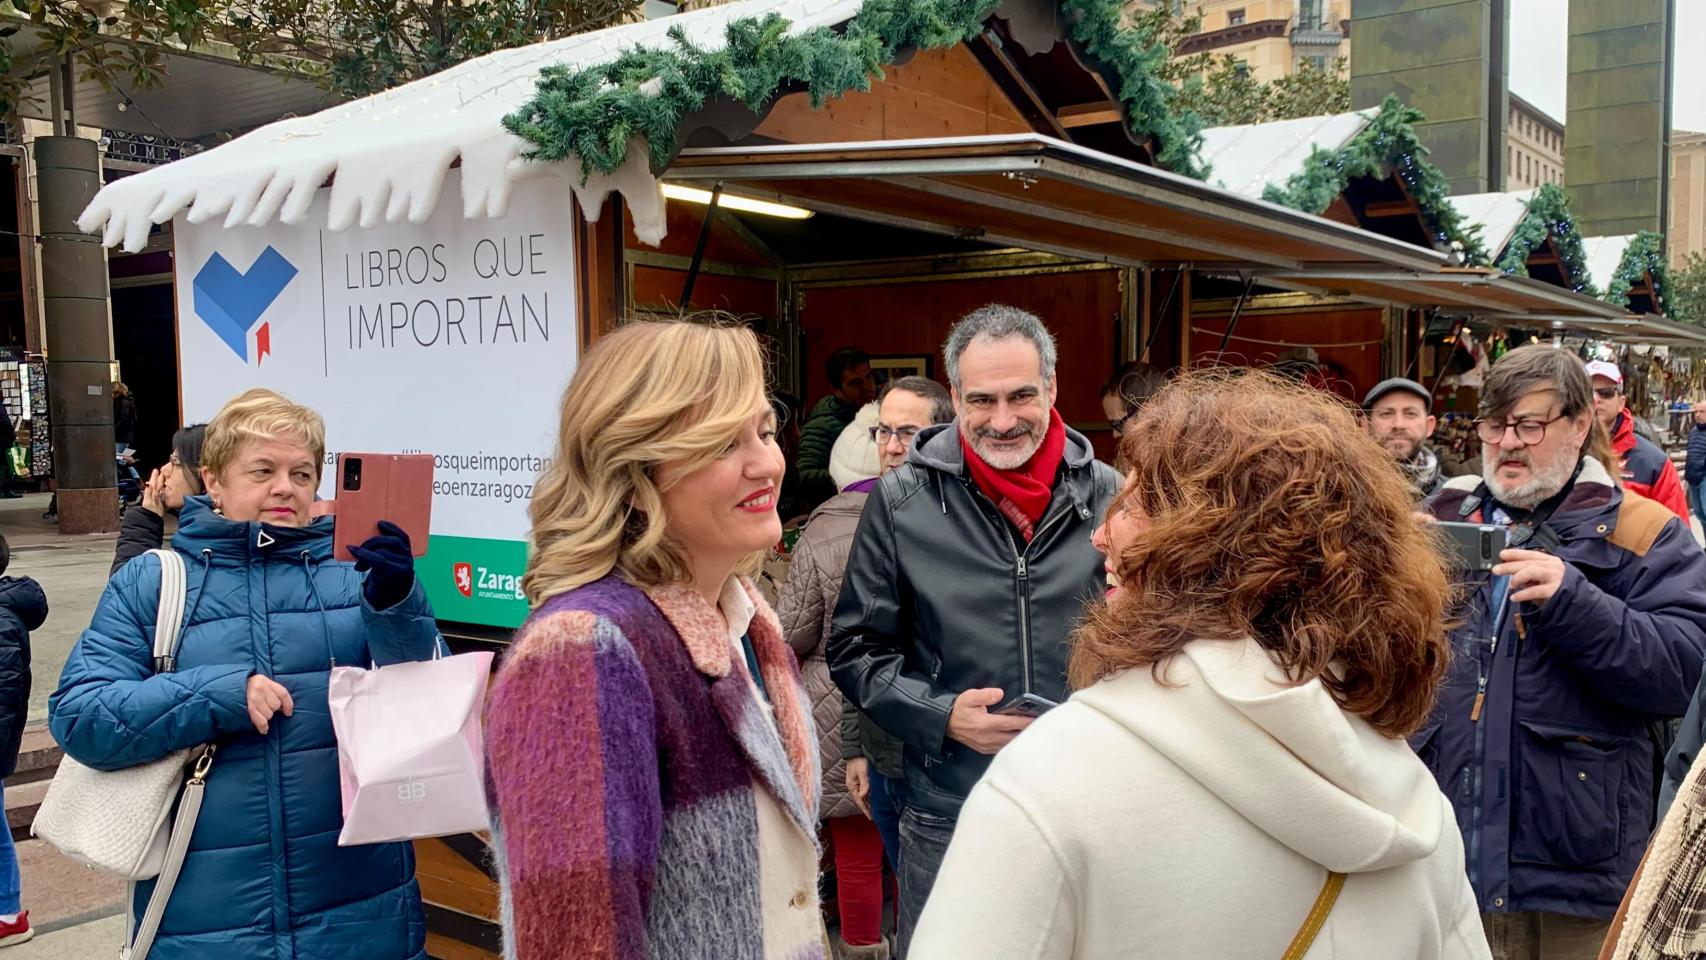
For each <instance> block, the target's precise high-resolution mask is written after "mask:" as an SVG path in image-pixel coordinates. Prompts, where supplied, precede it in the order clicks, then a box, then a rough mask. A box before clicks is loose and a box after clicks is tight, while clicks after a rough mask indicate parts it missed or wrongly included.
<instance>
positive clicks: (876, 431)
mask: <svg viewBox="0 0 1706 960" xmlns="http://www.w3.org/2000/svg"><path fill="white" fill-rule="evenodd" d="M916 436H918V428H917V427H900V428H892V427H885V426H880V425H879V426H875V427H872V428H871V442H872V443H888V442H889V441H890V440H899V441H900V442H901V443H902V444H904V445H906V446H911V445H912V438H913V437H916Z"/></svg>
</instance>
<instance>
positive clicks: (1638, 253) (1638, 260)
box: [1605, 230, 1670, 316]
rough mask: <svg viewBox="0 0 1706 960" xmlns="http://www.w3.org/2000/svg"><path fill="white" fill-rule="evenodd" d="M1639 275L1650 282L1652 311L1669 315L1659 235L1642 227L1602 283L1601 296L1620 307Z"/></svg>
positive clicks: (1667, 281) (1667, 282)
mask: <svg viewBox="0 0 1706 960" xmlns="http://www.w3.org/2000/svg"><path fill="white" fill-rule="evenodd" d="M1643 277H1644V278H1645V279H1646V280H1647V281H1648V282H1649V283H1651V284H1652V288H1653V312H1654V313H1661V314H1665V315H1667V316H1668V315H1669V314H1670V303H1669V301H1668V299H1667V296H1668V294H1669V293H1670V272H1669V269H1668V268H1667V267H1666V265H1665V256H1664V249H1663V238H1661V237H1660V236H1659V235H1658V234H1656V233H1654V232H1652V231H1651V230H1642V231H1641V232H1640V233H1637V234H1635V239H1633V240H1631V241H1629V246H1628V247H1627V248H1625V249H1624V251H1623V259H1622V260H1621V261H1619V262H1618V264H1617V271H1616V272H1615V273H1613V274H1612V275H1611V282H1610V283H1608V284H1607V285H1606V289H1605V299H1606V300H1607V301H1609V302H1611V303H1614V304H1616V305H1617V306H1620V307H1626V306H1628V305H1629V291H1630V289H1631V288H1633V287H1634V286H1635V285H1636V284H1637V283H1640V282H1641V280H1642V279H1643Z"/></svg>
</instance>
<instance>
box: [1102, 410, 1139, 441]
mask: <svg viewBox="0 0 1706 960" xmlns="http://www.w3.org/2000/svg"><path fill="white" fill-rule="evenodd" d="M1135 416H1137V411H1136V410H1133V411H1132V412H1130V413H1128V414H1126V415H1125V416H1123V417H1121V418H1119V419H1118V420H1109V421H1108V429H1109V430H1112V431H1113V432H1114V436H1116V437H1117V436H1120V435H1121V434H1123V433H1125V425H1126V424H1128V423H1130V422H1131V418H1132V417H1135Z"/></svg>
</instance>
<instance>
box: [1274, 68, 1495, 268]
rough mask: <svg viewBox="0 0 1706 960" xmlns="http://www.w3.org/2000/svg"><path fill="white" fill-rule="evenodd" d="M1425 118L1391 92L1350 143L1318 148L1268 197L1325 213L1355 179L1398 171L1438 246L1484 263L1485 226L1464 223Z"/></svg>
mask: <svg viewBox="0 0 1706 960" xmlns="http://www.w3.org/2000/svg"><path fill="white" fill-rule="evenodd" d="M1422 119H1423V114H1422V112H1421V111H1420V110H1417V109H1415V108H1413V107H1407V106H1405V105H1404V104H1403V102H1402V101H1400V100H1399V99H1398V98H1397V97H1395V96H1388V97H1387V98H1386V100H1385V101H1384V102H1383V103H1381V105H1380V110H1379V111H1378V112H1377V113H1376V114H1375V116H1374V119H1373V120H1372V121H1370V123H1369V125H1368V126H1367V127H1366V128H1365V129H1364V130H1363V131H1362V132H1361V133H1359V134H1357V135H1356V136H1355V137H1352V138H1351V140H1350V142H1349V143H1346V144H1345V145H1344V146H1342V147H1340V148H1338V149H1337V150H1324V149H1322V148H1320V147H1316V148H1315V149H1314V150H1313V151H1311V152H1310V155H1309V159H1308V161H1306V162H1305V164H1304V167H1303V169H1302V170H1300V171H1298V172H1297V173H1295V174H1293V175H1292V177H1291V179H1289V180H1287V181H1286V182H1285V185H1284V186H1281V185H1279V184H1270V185H1269V186H1268V188H1267V190H1266V191H1264V192H1263V194H1262V197H1263V199H1265V200H1268V201H1269V202H1271V203H1277V204H1280V205H1282V206H1287V207H1290V208H1292V209H1293V210H1302V211H1304V212H1305V213H1314V214H1320V213H1324V212H1326V210H1327V208H1328V207H1330V206H1332V204H1333V201H1334V200H1335V199H1337V198H1338V197H1339V195H1340V194H1343V193H1344V192H1345V189H1346V188H1347V187H1349V186H1350V183H1351V181H1352V180H1355V179H1358V178H1360V177H1372V178H1377V179H1383V178H1385V177H1386V176H1387V175H1388V172H1390V173H1395V174H1397V176H1398V178H1399V179H1400V180H1402V181H1403V183H1404V187H1405V189H1407V190H1408V191H1409V193H1410V196H1411V197H1412V198H1413V199H1414V200H1415V201H1416V207H1417V209H1419V210H1420V211H1421V214H1422V219H1423V221H1424V222H1425V223H1426V225H1427V229H1428V235H1429V237H1430V239H1432V241H1433V243H1434V246H1436V247H1438V248H1439V249H1441V250H1451V251H1454V252H1455V253H1456V254H1457V255H1458V257H1459V258H1460V259H1461V260H1462V261H1463V262H1464V263H1466V264H1469V265H1472V266H1483V265H1485V264H1486V263H1487V262H1488V260H1489V257H1488V254H1487V250H1486V247H1485V246H1484V245H1483V244H1482V243H1481V237H1480V227H1479V225H1469V224H1466V223H1464V221H1463V216H1462V214H1460V213H1458V212H1457V208H1456V207H1454V206H1452V204H1451V201H1450V199H1449V197H1450V194H1451V185H1450V184H1449V183H1448V182H1447V181H1446V179H1445V175H1444V174H1443V173H1440V171H1439V168H1438V167H1436V166H1434V165H1433V163H1432V162H1430V161H1429V160H1428V148H1427V147H1425V146H1423V145H1422V142H1421V139H1420V138H1419V137H1417V136H1416V126H1415V125H1416V124H1417V123H1418V122H1420V121H1421V120H1422Z"/></svg>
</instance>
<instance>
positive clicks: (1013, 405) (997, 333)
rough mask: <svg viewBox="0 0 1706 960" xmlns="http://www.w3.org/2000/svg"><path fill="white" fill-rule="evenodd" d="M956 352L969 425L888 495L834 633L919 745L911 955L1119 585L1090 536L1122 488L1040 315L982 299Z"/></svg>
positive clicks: (851, 571)
mask: <svg viewBox="0 0 1706 960" xmlns="http://www.w3.org/2000/svg"><path fill="white" fill-rule="evenodd" d="M942 352H943V359H944V360H945V361H946V362H947V368H948V381H949V383H950V384H951V386H952V397H953V401H954V412H955V417H956V419H955V421H954V422H953V423H952V424H943V425H941V426H934V427H928V428H926V429H924V430H921V431H919V433H918V434H917V437H916V439H915V440H914V441H913V445H912V450H911V452H910V453H909V454H908V455H907V459H906V463H905V464H903V465H902V466H900V467H898V468H896V469H893V470H889V471H887V472H886V473H884V474H883V477H882V480H881V481H880V482H879V483H878V485H877V489H875V490H873V491H872V492H871V495H870V498H869V499H868V500H867V501H866V503H865V509H864V512H863V514H862V515H861V517H860V520H859V529H858V532H857V533H856V534H855V535H854V538H853V546H852V552H851V554H850V556H849V558H848V561H847V572H846V576H845V578H844V579H843V581H842V587H841V597H840V601H839V602H838V603H837V604H836V608H835V616H834V618H833V621H832V623H831V626H830V634H829V641H828V654H829V657H828V658H829V666H830V671H831V673H832V674H833V675H834V678H835V682H836V684H837V685H838V686H840V687H841V690H842V692H843V693H845V694H846V695H847V699H848V700H849V701H851V702H852V703H854V704H855V705H856V706H858V707H859V708H860V709H862V710H864V711H865V712H866V713H868V714H870V715H871V718H872V719H873V720H875V721H876V723H877V725H878V726H880V727H881V728H882V729H884V730H886V731H888V732H889V733H891V734H893V735H895V736H897V737H899V738H900V739H901V741H902V743H903V744H904V747H905V749H904V757H903V766H904V769H905V774H906V810H905V811H904V812H903V813H902V814H901V821H900V870H899V874H898V878H899V880H900V908H899V911H898V913H899V927H900V931H899V933H900V935H899V944H900V949H901V952H902V954H903V955H904V953H905V949H906V945H907V942H908V941H909V940H910V938H911V936H912V930H913V927H914V926H915V925H916V924H917V922H918V917H919V915H920V914H921V913H922V912H923V909H924V902H925V900H926V899H928V898H929V895H930V888H931V886H932V885H933V884H934V883H935V880H936V873H937V871H938V870H939V869H940V868H941V865H942V858H943V856H944V855H945V854H946V853H947V850H948V842H949V841H950V840H951V839H952V837H953V833H954V824H955V822H956V821H957V820H958V818H959V813H960V807H961V806H962V805H963V804H964V803H965V799H966V795H967V794H969V793H970V792H971V789H972V787H973V786H975V785H976V784H977V781H978V780H979V778H981V777H982V776H983V774H984V771H986V770H988V769H989V764H990V761H991V759H992V758H993V756H994V754H995V753H996V752H997V751H999V750H1000V749H1001V748H1002V747H1004V746H1006V745H1007V744H1008V743H1009V742H1011V741H1012V740H1013V738H1014V737H1016V736H1018V735H1019V732H1020V731H1022V730H1023V729H1024V728H1025V727H1026V726H1028V725H1029V724H1030V723H1031V719H1032V717H1033V716H1034V715H1035V713H1036V712H1037V710H1038V708H1039V707H1046V706H1047V705H1048V704H1049V703H1050V702H1055V703H1058V702H1059V701H1061V700H1064V699H1065V698H1066V694H1067V688H1066V659H1067V636H1068V635H1069V634H1070V632H1071V631H1072V628H1073V626H1074V625H1075V624H1076V622H1077V621H1078V618H1079V617H1080V616H1081V615H1082V614H1083V612H1084V608H1085V606H1086V604H1087V603H1089V602H1090V601H1091V600H1092V599H1094V598H1095V597H1096V596H1097V595H1098V594H1099V593H1100V592H1101V590H1102V589H1103V584H1104V578H1105V574H1104V571H1103V566H1102V564H1103V558H1102V555H1101V554H1100V553H1098V552H1096V550H1095V548H1094V547H1093V546H1092V545H1091V543H1090V534H1091V532H1092V531H1093V530H1094V529H1095V527H1096V525H1097V524H1099V523H1100V522H1101V520H1102V517H1103V516H1104V515H1105V514H1106V513H1107V509H1108V505H1109V503H1111V502H1112V501H1113V498H1114V497H1115V495H1116V494H1118V493H1119V489H1120V486H1121V483H1120V477H1119V475H1118V474H1117V473H1115V472H1114V470H1113V468H1112V467H1109V466H1108V465H1106V464H1104V463H1101V462H1099V461H1097V460H1096V458H1095V453H1094V451H1093V450H1092V449H1091V447H1090V442H1089V441H1088V440H1086V439H1085V438H1084V437H1083V436H1081V435H1079V434H1078V433H1077V432H1076V431H1074V430H1071V429H1068V428H1067V427H1066V425H1065V423H1064V422H1063V421H1062V420H1061V417H1060V414H1059V413H1057V412H1056V411H1055V409H1054V401H1055V396H1056V393H1057V383H1056V380H1055V357H1056V354H1055V343H1054V337H1053V336H1052V335H1051V334H1050V333H1049V332H1048V329H1047V328H1046V327H1044V326H1043V324H1042V321H1041V320H1039V319H1038V318H1037V317H1036V316H1034V315H1032V314H1030V313H1027V312H1025V311H1023V310H1020V309H1017V308H1015V307H1009V306H1003V305H991V306H987V307H983V308H981V309H978V310H975V311H973V312H972V313H970V314H969V315H967V316H966V317H965V318H964V319H962V320H961V321H960V322H959V323H957V324H955V326H954V329H953V331H952V332H951V333H949V335H948V342H947V345H946V346H945V347H944V348H943V351H942ZM1027 695H1029V699H1027ZM1003 708H1005V709H1003Z"/></svg>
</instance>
